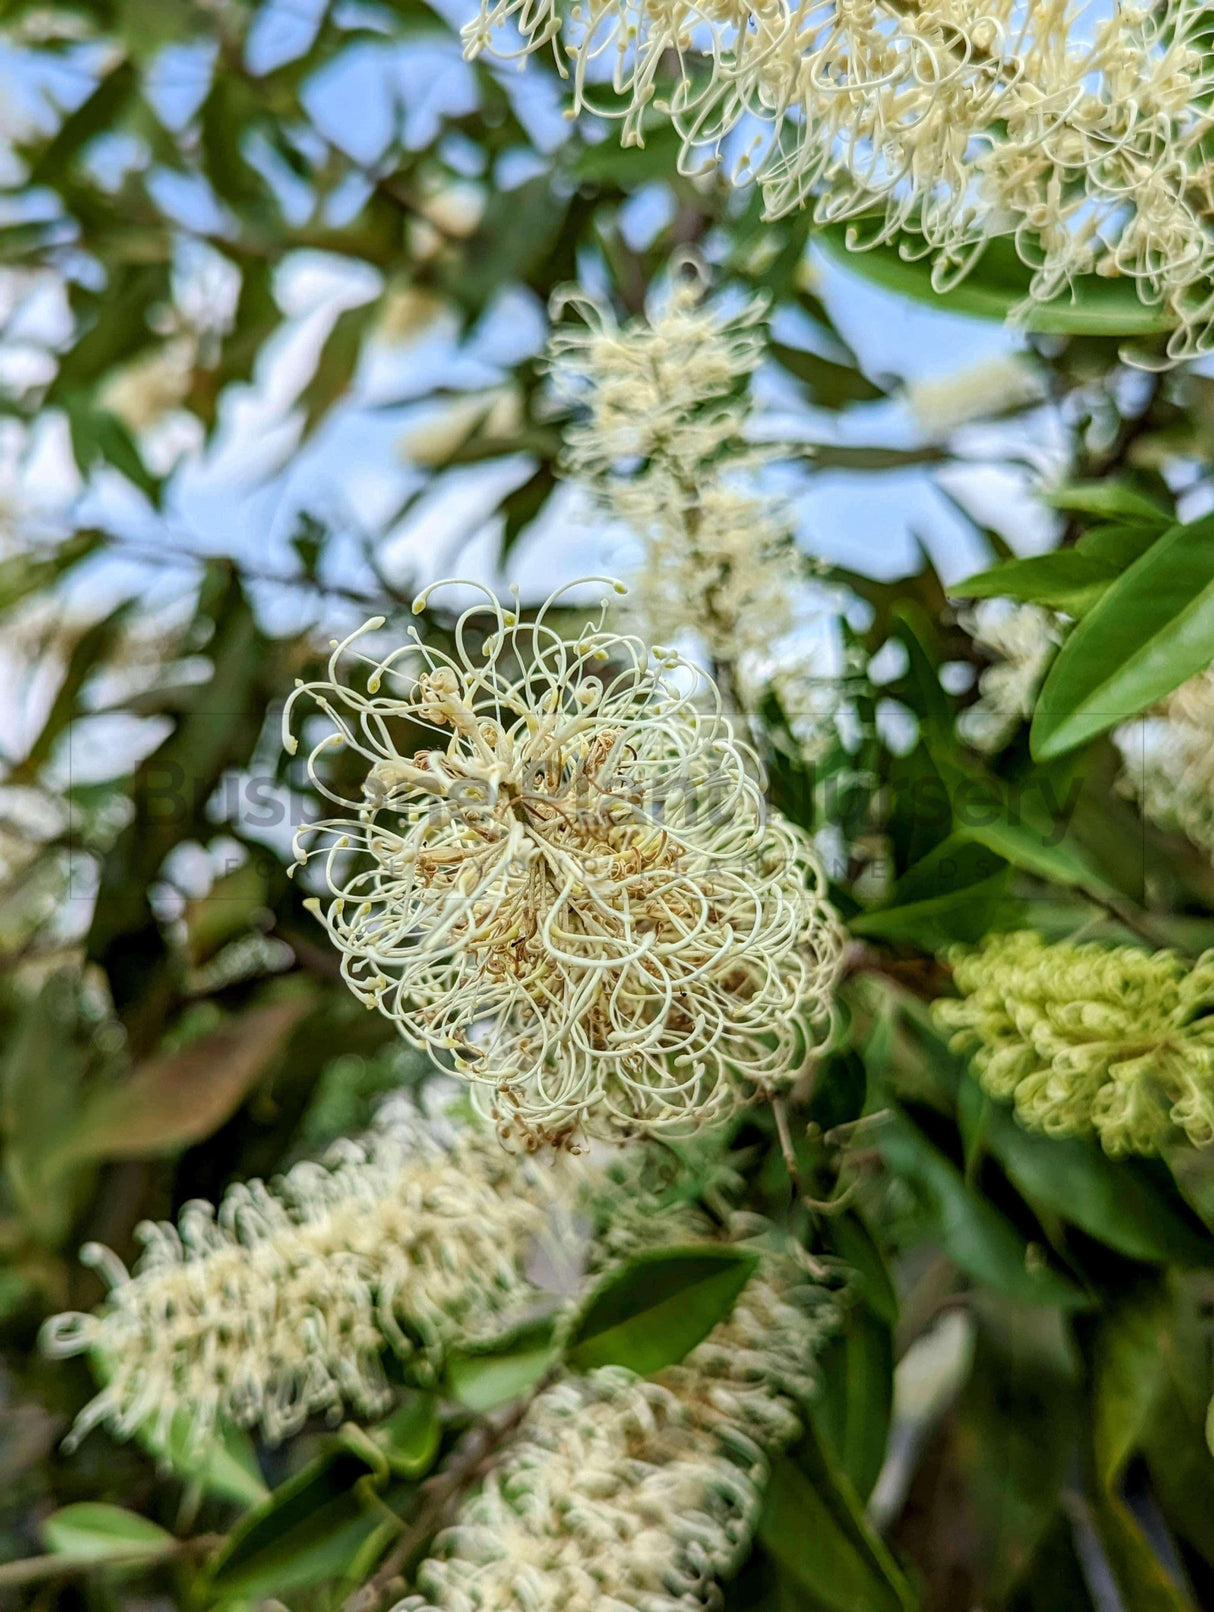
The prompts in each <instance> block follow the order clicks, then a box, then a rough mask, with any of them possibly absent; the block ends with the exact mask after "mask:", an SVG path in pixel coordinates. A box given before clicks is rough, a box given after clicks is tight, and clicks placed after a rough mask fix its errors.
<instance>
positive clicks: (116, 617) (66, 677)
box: [5, 603, 128, 785]
mask: <svg viewBox="0 0 1214 1612" xmlns="http://www.w3.org/2000/svg"><path fill="white" fill-rule="evenodd" d="M127 608H128V607H127V605H126V604H125V603H123V604H121V605H119V606H118V608H117V609H116V610H111V611H110V612H109V614H108V615H106V616H103V617H102V618H101V620H100V621H96V622H94V623H93V625H92V626H91V627H88V628H86V630H85V631H84V632H82V633H81V635H80V637H79V638H78V639H77V640H76V642H75V643H74V644H73V645H72V650H71V653H70V654H69V656H68V659H67V665H66V666H65V667H64V669H63V679H62V681H61V682H60V684H59V687H58V688H57V689H56V691H55V698H54V700H53V701H52V702H51V708H50V711H49V712H48V713H47V717H46V721H45V722H44V723H43V724H42V728H41V730H40V732H39V733H38V736H37V738H36V739H35V740H34V742H33V744H32V745H31V746H30V747H29V749H28V750H27V751H26V753H25V755H24V756H23V757H22V758H21V760H20V762H18V764H17V765H16V766H15V767H14V768H12V770H11V771H10V772H9V774H8V777H7V779H6V780H5V781H6V783H8V784H10V785H12V784H20V783H32V782H34V781H35V780H36V779H37V776H38V774H39V772H40V771H41V769H42V767H43V766H44V765H45V763H46V762H47V761H48V760H49V759H50V756H51V752H52V750H53V749H54V747H55V741H56V740H57V739H58V738H59V737H60V735H61V734H62V733H63V732H64V731H65V730H66V729H67V727H68V724H69V723H70V722H71V720H72V718H73V717H74V716H75V715H76V712H77V706H78V702H79V698H80V694H81V691H82V690H83V688H84V686H85V684H86V683H87V682H88V680H89V678H90V677H91V676H92V675H93V673H94V672H95V671H96V670H97V669H98V668H99V666H101V665H102V664H103V663H104V661H105V659H106V657H107V655H108V654H109V651H110V649H111V648H112V647H113V645H114V643H115V641H116V640H117V637H118V632H119V629H120V627H121V625H122V623H123V622H124V621H125V619H126V616H127Z"/></svg>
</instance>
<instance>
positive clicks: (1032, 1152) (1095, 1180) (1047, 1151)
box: [958, 1077, 1214, 1265]
mask: <svg viewBox="0 0 1214 1612" xmlns="http://www.w3.org/2000/svg"><path fill="white" fill-rule="evenodd" d="M958 1106H959V1109H960V1111H961V1113H962V1115H963V1116H964V1115H965V1114H966V1112H967V1111H971V1110H976V1109H977V1108H978V1107H979V1106H981V1107H982V1108H983V1117H982V1125H981V1129H982V1136H983V1140H984V1144H985V1145H986V1147H988V1148H989V1149H990V1151H991V1152H992V1153H993V1154H994V1155H995V1157H996V1158H997V1159H998V1160H999V1162H1000V1163H1001V1164H1002V1165H1003V1168H1004V1169H1005V1170H1006V1171H1007V1174H1008V1177H1009V1178H1010V1180H1011V1181H1012V1182H1013V1184H1014V1185H1015V1186H1016V1187H1017V1188H1018V1189H1019V1191H1021V1192H1022V1193H1023V1194H1024V1196H1025V1198H1026V1199H1027V1200H1028V1202H1029V1203H1030V1204H1031V1205H1032V1206H1033V1207H1034V1208H1036V1207H1041V1208H1045V1209H1048V1210H1050V1211H1051V1212H1052V1213H1054V1214H1057V1215H1060V1216H1061V1217H1062V1218H1063V1219H1064V1220H1069V1221H1070V1222H1071V1223H1072V1225H1075V1226H1078V1227H1079V1228H1080V1229H1081V1230H1082V1231H1085V1232H1086V1233H1087V1234H1088V1236H1089V1237H1095V1238H1096V1239H1097V1240H1098V1241H1100V1242H1103V1243H1106V1244H1107V1245H1108V1246H1109V1247H1110V1248H1115V1249H1116V1250H1117V1251H1118V1253H1121V1254H1125V1255H1126V1256H1127V1257H1128V1258H1130V1259H1138V1260H1144V1261H1148V1262H1150V1263H1152V1264H1159V1265H1166V1264H1169V1263H1171V1262H1172V1261H1181V1262H1184V1263H1194V1264H1209V1263H1211V1262H1212V1261H1214V1236H1211V1234H1210V1233H1209V1232H1208V1231H1206V1229H1205V1227H1204V1226H1202V1224H1201V1222H1200V1221H1199V1220H1198V1219H1197V1217H1196V1216H1195V1215H1194V1214H1192V1213H1191V1211H1189V1210H1188V1208H1187V1206H1186V1205H1185V1203H1184V1200H1183V1199H1182V1198H1181V1197H1180V1195H1179V1193H1178V1192H1177V1191H1176V1189H1175V1187H1174V1186H1173V1187H1171V1189H1170V1190H1169V1178H1168V1176H1167V1172H1166V1170H1163V1169H1160V1170H1158V1171H1156V1170H1155V1169H1154V1168H1152V1167H1151V1166H1150V1164H1148V1162H1147V1161H1145V1160H1138V1159H1133V1160H1119V1161H1116V1162H1114V1160H1112V1159H1111V1158H1109V1156H1108V1154H1107V1153H1106V1152H1105V1151H1104V1149H1103V1148H1102V1147H1101V1146H1100V1144H1099V1142H1097V1141H1096V1140H1095V1139H1094V1138H1090V1137H1062V1136H1058V1137H1055V1136H1042V1135H1040V1134H1039V1133H1038V1132H1035V1131H1029V1130H1026V1129H1025V1128H1024V1126H1022V1125H1018V1124H1017V1123H1016V1120H1015V1119H1014V1118H1013V1116H1012V1114H1011V1112H1010V1111H1009V1109H1008V1108H1007V1106H1006V1105H1005V1104H1002V1103H995V1102H994V1101H992V1099H990V1098H989V1097H987V1096H986V1095H985V1094H984V1093H983V1092H982V1091H980V1089H979V1088H978V1086H977V1085H976V1084H975V1082H974V1081H973V1080H971V1079H969V1078H968V1077H966V1078H965V1079H964V1080H963V1081H962V1084H961V1087H960V1090H959V1093H958Z"/></svg>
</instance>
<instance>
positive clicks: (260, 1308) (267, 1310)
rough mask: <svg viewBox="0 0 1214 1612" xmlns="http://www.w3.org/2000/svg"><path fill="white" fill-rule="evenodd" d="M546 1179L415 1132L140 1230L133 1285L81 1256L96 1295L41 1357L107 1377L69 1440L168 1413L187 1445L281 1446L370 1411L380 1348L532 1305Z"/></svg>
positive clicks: (487, 1145) (91, 1252)
mask: <svg viewBox="0 0 1214 1612" xmlns="http://www.w3.org/2000/svg"><path fill="white" fill-rule="evenodd" d="M548 1174H549V1172H545V1171H541V1170H539V1169H537V1168H536V1167H534V1166H530V1165H528V1164H527V1163H526V1162H525V1161H520V1160H518V1159H516V1158H513V1157H511V1156H510V1155H509V1154H507V1153H505V1152H504V1151H503V1150H502V1148H501V1147H500V1145H499V1144H498V1143H497V1141H496V1139H495V1138H494V1137H492V1136H491V1135H485V1134H483V1133H478V1132H477V1131H473V1130H462V1131H460V1132H459V1133H457V1134H456V1135H455V1136H454V1137H453V1138H452V1139H450V1140H449V1141H445V1142H440V1141H439V1140H437V1138H436V1137H435V1136H434V1135H432V1134H431V1133H430V1132H429V1131H428V1130H427V1128H426V1127H414V1129H413V1135H412V1137H411V1138H410V1139H409V1141H408V1142H405V1141H403V1140H401V1138H400V1137H399V1136H397V1137H389V1136H386V1135H385V1136H379V1137H375V1138H373V1139H371V1140H370V1141H368V1142H367V1143H366V1144H355V1143H352V1142H351V1143H346V1144H343V1145H342V1147H341V1148H340V1149H339V1150H338V1151H337V1152H336V1153H335V1156H334V1159H333V1161H332V1162H331V1163H330V1164H329V1165H322V1164H314V1163H304V1164H298V1165H296V1166H295V1167H294V1168H293V1169H292V1170H291V1171H289V1172H288V1174H287V1175H285V1176H284V1177H283V1178H282V1179H281V1180H279V1181H277V1182H274V1183H273V1184H271V1185H269V1186H267V1185H266V1184H265V1183H263V1182H261V1181H250V1182H247V1183H244V1184H240V1185H237V1186H234V1187H232V1188H230V1189H229V1191H228V1192H227V1193H226V1194H225V1196H224V1198H223V1200H222V1202H221V1203H220V1205H219V1207H218V1209H217V1210H216V1209H215V1208H213V1207H212V1206H211V1205H210V1204H208V1203H204V1202H201V1201H196V1202H192V1203H190V1204H187V1205H186V1207H185V1208H184V1209H183V1211H182V1213H181V1216H180V1220H179V1222H178V1224H177V1225H176V1226H174V1225H171V1224H154V1223H151V1222H148V1223H146V1224H145V1225H144V1226H143V1227H142V1228H141V1236H142V1239H143V1241H144V1244H145V1251H144V1253H143V1255H142V1257H141V1258H140V1260H139V1262H138V1264H137V1265H136V1267H135V1270H134V1273H133V1274H128V1272H127V1271H126V1269H125V1268H124V1267H123V1265H122V1263H121V1262H120V1261H119V1260H118V1258H117V1256H116V1255H114V1254H113V1253H111V1252H110V1251H109V1250H108V1249H103V1248H99V1247H97V1245H91V1246H90V1247H87V1248H86V1249H85V1250H84V1251H83V1253H82V1257H83V1258H85V1259H87V1260H89V1261H91V1263H93V1264H96V1265H98V1266H100V1268H101V1271H102V1274H103V1275H104V1276H105V1277H106V1279H107V1281H108V1283H109V1286H110V1292H109V1294H108V1297H107V1298H106V1300H105V1302H104V1304H103V1305H102V1307H101V1308H100V1309H99V1310H98V1311H97V1312H96V1313H95V1314H76V1313H73V1314H66V1315H60V1316H56V1317H55V1318H54V1319H53V1320H51V1321H49V1322H48V1323H47V1325H46V1328H45V1330H44V1337H43V1346H44V1349H45V1351H46V1352H47V1353H48V1354H50V1355H52V1356H58V1357H62V1356H66V1355H76V1354H83V1353H85V1352H87V1353H89V1354H90V1355H91V1356H92V1357H93V1359H94V1361H95V1362H96V1365H97V1368H98V1371H99V1374H100V1376H101V1378H102V1380H103V1382H104V1386H103V1387H102V1390H101V1392H100V1393H99V1394H98V1395H97V1396H96V1397H95V1398H94V1399H93V1400H92V1401H91V1402H90V1403H89V1405H87V1406H86V1407H85V1409H84V1411H83V1412H82V1413H81V1415H80V1417H79V1419H78V1421H77V1423H76V1426H75V1428H74V1430H73V1434H72V1437H73V1439H74V1440H76V1441H79V1439H81V1438H83V1436H84V1435H85V1434H86V1433H87V1432H88V1431H89V1430H90V1429H91V1428H92V1427H94V1426H96V1425H98V1424H100V1423H105V1424H107V1425H108V1426H109V1427H110V1428H111V1429H112V1431H113V1432H114V1433H115V1434H116V1435H117V1436H118V1437H120V1438H126V1437H130V1436H131V1434H133V1433H135V1432H136V1431H139V1430H140V1429H142V1428H144V1427H147V1426H151V1427H154V1428H158V1429H159V1431H160V1433H161V1435H164V1434H166V1433H167V1430H168V1427H169V1424H170V1423H171V1421H172V1419H173V1417H174V1416H175V1415H176V1414H178V1413H179V1412H180V1413H184V1414H185V1415H186V1416H188V1417H189V1419H190V1423H191V1428H192V1434H193V1436H194V1438H195V1439H197V1440H199V1441H204V1440H205V1439H206V1437H207V1435H208V1434H209V1432H210V1431H211V1429H212V1428H213V1427H214V1424H215V1421H216V1419H217V1418H218V1417H219V1416H223V1417H226V1418H228V1419H229V1420H231V1421H234V1422H236V1423H239V1424H241V1425H243V1426H249V1427H257V1428H259V1429H260V1431H261V1433H262V1434H263V1435H264V1436H265V1437H266V1438H267V1439H271V1440H278V1439H282V1438H285V1437H286V1436H287V1435H288V1434H290V1433H293V1432H296V1431H297V1430H298V1429H299V1428H300V1427H301V1426H302V1425H303V1423H304V1422H305V1420H306V1419H307V1418H308V1417H309V1416H311V1415H315V1414H318V1413H322V1412H323V1413H327V1414H329V1415H332V1416H336V1415H338V1414H340V1412H341V1409H342V1407H343V1406H350V1407H352V1408H353V1409H354V1410H356V1411H357V1412H359V1413H360V1414H363V1415H368V1416H373V1415H376V1414H379V1413H382V1412H383V1411H384V1410H385V1409H386V1408H387V1406H388V1404H389V1403H390V1398H391V1396H390V1393H389V1390H388V1386H387V1383H386V1380H385V1378H384V1374H383V1370H382V1367H381V1363H380V1361H381V1355H382V1354H383V1352H384V1351H385V1350H386V1349H388V1348H391V1349H394V1350H395V1351H396V1352H397V1353H398V1354H400V1355H409V1354H411V1353H413V1351H414V1350H415V1348H417V1347H419V1346H420V1347H421V1348H423V1349H434V1348H437V1347H441V1345H442V1343H443V1342H444V1341H445V1339H446V1338H447V1337H448V1336H449V1335H451V1334H452V1333H453V1332H454V1331H456V1330H458V1332H459V1334H460V1335H461V1336H464V1335H466V1334H467V1333H468V1332H475V1331H476V1330H477V1328H478V1327H480V1326H484V1325H486V1324H487V1323H488V1322H489V1321H490V1320H491V1319H492V1318H493V1317H494V1316H495V1315H496V1314H497V1313H498V1312H499V1311H501V1310H503V1309H507V1308H509V1307H510V1305H511V1304H512V1303H517V1302H519V1301H520V1300H521V1299H522V1297H523V1296H524V1295H525V1294H526V1292H527V1291H528V1289H527V1287H526V1284H525V1281H524V1278H523V1275H522V1269H523V1265H524V1263H525V1261H526V1258H527V1256H528V1254H529V1252H530V1250H531V1248H532V1247H533V1245H534V1243H535V1241H536V1238H537V1237H538V1236H539V1235H540V1234H541V1233H542V1232H543V1230H544V1228H545V1225H546V1221H547V1214H548V1199H549V1195H550V1192H551V1190H552V1188H551V1185H550V1183H549V1181H548V1179H547V1177H548ZM419 1363H422V1362H419Z"/></svg>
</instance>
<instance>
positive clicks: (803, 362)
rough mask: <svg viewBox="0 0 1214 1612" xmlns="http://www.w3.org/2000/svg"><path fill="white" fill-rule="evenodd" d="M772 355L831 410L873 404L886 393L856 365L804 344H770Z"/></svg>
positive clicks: (817, 400) (816, 399) (814, 399)
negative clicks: (858, 404)
mask: <svg viewBox="0 0 1214 1612" xmlns="http://www.w3.org/2000/svg"><path fill="white" fill-rule="evenodd" d="M770 347H771V354H772V357H773V358H774V359H775V360H776V362H777V363H778V364H779V365H781V367H782V368H784V369H786V370H787V371H788V372H789V374H790V375H795V376H796V378H797V379H798V380H799V381H802V382H803V383H804V384H805V385H806V386H807V387H808V388H809V392H810V396H811V397H812V399H813V401H814V402H815V403H818V404H820V405H821V406H822V407H823V408H827V409H841V408H843V407H844V406H845V405H846V404H848V403H871V402H873V401H874V400H875V399H877V398H879V397H884V396H885V392H884V391H883V389H882V388H881V387H880V386H878V385H877V384H876V383H875V382H874V381H870V380H869V378H868V376H867V375H865V373H864V371H863V370H861V369H860V368H859V367H858V366H856V365H854V364H840V363H838V362H836V360H835V359H833V358H823V357H822V355H821V354H820V353H811V352H809V351H808V350H807V349H806V348H804V347H788V346H785V344H784V343H783V342H778V341H773V342H772V343H771V344H770Z"/></svg>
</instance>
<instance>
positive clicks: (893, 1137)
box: [875, 1111, 1089, 1309]
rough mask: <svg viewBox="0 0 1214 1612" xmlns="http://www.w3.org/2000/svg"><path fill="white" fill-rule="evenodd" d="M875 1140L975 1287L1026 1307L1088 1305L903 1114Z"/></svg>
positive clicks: (1079, 1291) (885, 1124) (890, 1119)
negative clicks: (979, 1285)
mask: <svg viewBox="0 0 1214 1612" xmlns="http://www.w3.org/2000/svg"><path fill="white" fill-rule="evenodd" d="M875 1140H876V1145H877V1147H878V1149H879V1150H880V1152H881V1155H882V1157H883V1158H884V1159H885V1162H886V1163H887V1164H888V1166H889V1167H890V1169H891V1170H893V1171H895V1172H896V1173H897V1174H898V1175H899V1176H901V1177H902V1179H903V1180H904V1181H906V1182H908V1183H909V1184H910V1185H911V1186H913V1187H914V1188H916V1189H917V1191H918V1193H919V1195H920V1197H921V1198H922V1199H923V1201H924V1203H925V1205H926V1206H927V1208H928V1211H929V1212H930V1216H931V1228H932V1234H933V1236H934V1237H935V1238H937V1239H938V1240H939V1243H940V1246H941V1247H942V1248H943V1250H944V1252H945V1253H946V1254H947V1255H948V1256H949V1258H950V1259H952V1260H953V1261H954V1262H955V1263H956V1264H958V1265H960V1267H961V1269H962V1270H964V1271H967V1272H968V1273H969V1275H971V1276H972V1277H973V1278H974V1279H975V1280H976V1281H978V1282H985V1283H988V1284H989V1285H990V1286H991V1287H993V1288H995V1289H997V1290H998V1291H999V1292H1000V1293H1005V1294H1006V1295H1007V1296H1008V1297H1009V1298H1013V1299H1021V1300H1024V1301H1025V1302H1026V1303H1030V1304H1050V1305H1058V1306H1060V1307H1061V1308H1063V1309H1075V1308H1079V1307H1081V1306H1084V1305H1086V1304H1087V1303H1088V1302H1089V1300H1088V1298H1087V1295H1086V1294H1085V1293H1084V1292H1083V1290H1082V1289H1081V1288H1080V1287H1078V1286H1076V1284H1075V1283H1074V1282H1073V1281H1071V1279H1070V1278H1069V1277H1068V1276H1064V1275H1063V1274H1062V1272H1061V1271H1058V1270H1056V1269H1054V1268H1053V1267H1052V1266H1051V1265H1050V1264H1049V1262H1048V1259H1047V1256H1046V1254H1045V1252H1044V1250H1042V1249H1040V1248H1039V1247H1038V1248H1031V1247H1030V1246H1029V1245H1028V1244H1027V1243H1026V1242H1025V1240H1024V1238H1023V1237H1022V1236H1021V1235H1020V1233H1019V1232H1018V1231H1017V1230H1016V1228H1015V1227H1014V1226H1013V1225H1011V1223H1010V1222H1009V1221H1007V1220H1005V1219H1004V1217H1003V1216H1002V1215H1001V1214H1000V1213H999V1211H998V1210H997V1209H996V1208H995V1207H994V1205H993V1204H991V1203H988V1202H987V1200H986V1199H985V1198H984V1197H982V1196H981V1195H980V1194H979V1193H977V1192H974V1191H971V1189H970V1188H969V1187H968V1186H967V1185H966V1183H965V1180H964V1178H963V1176H962V1174H961V1172H960V1170H958V1169H957V1167H956V1165H954V1164H953V1163H952V1161H951V1160H950V1159H948V1158H946V1157H945V1155H944V1154H943V1153H941V1152H940V1151H939V1149H938V1148H936V1147H935V1146H934V1145H933V1144H932V1143H931V1142H930V1141H928V1139H927V1137H926V1136H925V1135H924V1134H923V1133H922V1131H920V1130H919V1128H918V1127H917V1126H916V1125H915V1124H914V1123H913V1122H912V1120H911V1119H910V1118H909V1116H908V1115H907V1114H905V1113H904V1112H897V1111H891V1112H890V1114H889V1115H888V1117H887V1118H886V1119H885V1120H884V1122H883V1123H882V1125H881V1129H880V1130H879V1131H878V1132H877V1133H876V1138H875Z"/></svg>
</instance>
